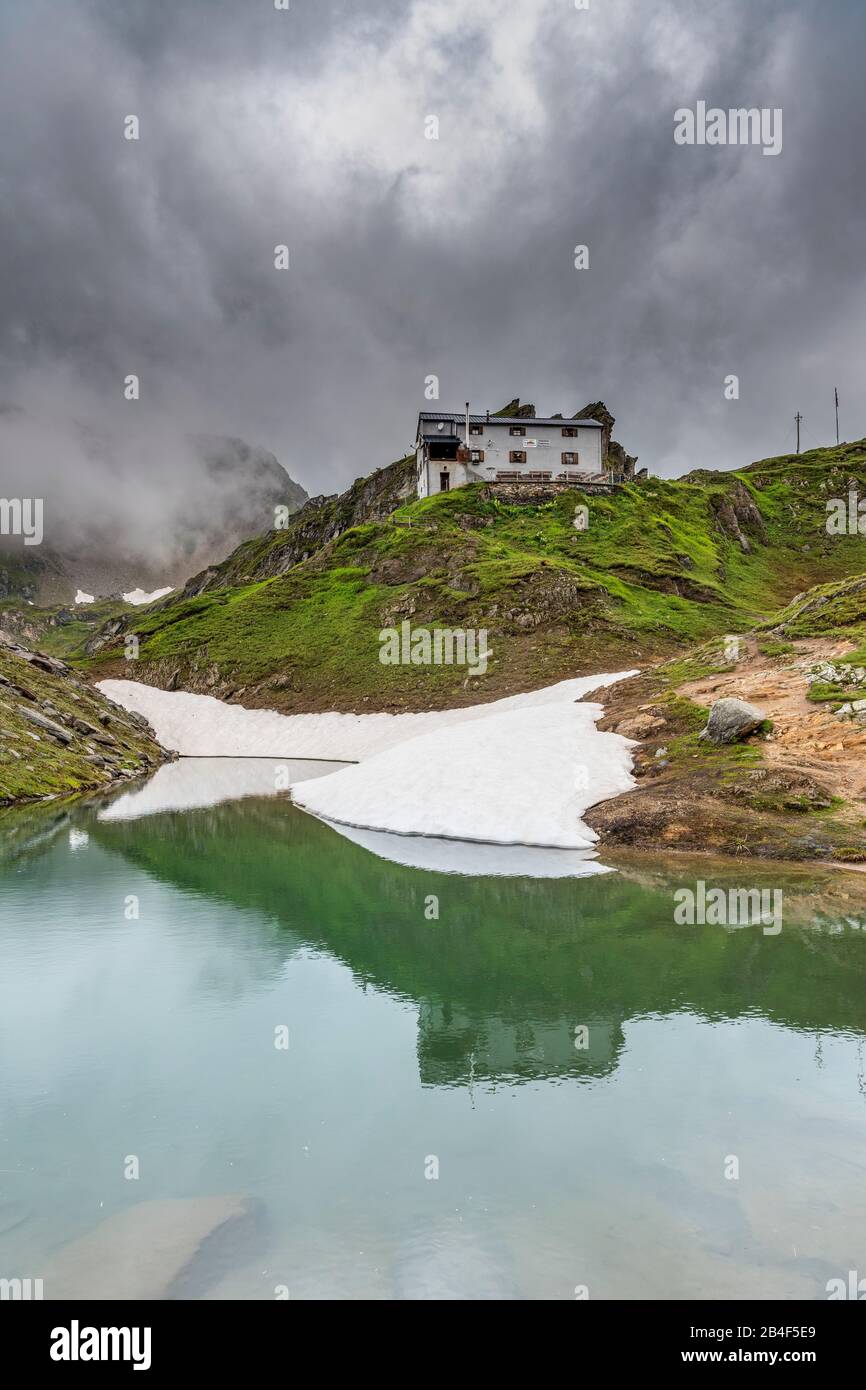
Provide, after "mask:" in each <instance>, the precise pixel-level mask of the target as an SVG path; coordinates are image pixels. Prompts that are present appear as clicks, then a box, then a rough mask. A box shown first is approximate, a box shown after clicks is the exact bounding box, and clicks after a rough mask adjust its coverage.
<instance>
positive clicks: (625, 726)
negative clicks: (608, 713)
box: [616, 714, 665, 739]
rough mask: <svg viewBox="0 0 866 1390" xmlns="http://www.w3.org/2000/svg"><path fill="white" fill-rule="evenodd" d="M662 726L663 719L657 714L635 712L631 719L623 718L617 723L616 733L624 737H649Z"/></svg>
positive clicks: (663, 723)
mask: <svg viewBox="0 0 866 1390" xmlns="http://www.w3.org/2000/svg"><path fill="white" fill-rule="evenodd" d="M664 726H665V721H664V720H663V719H659V718H658V716H657V715H652V714H635V715H632V717H631V719H624V720H623V721H622V723H621V724H617V726H616V733H618V734H622V736H623V737H624V738H636V739H643V738H649V737H650V735H651V734H655V733H657V732H658V730H659V729H663V728H664Z"/></svg>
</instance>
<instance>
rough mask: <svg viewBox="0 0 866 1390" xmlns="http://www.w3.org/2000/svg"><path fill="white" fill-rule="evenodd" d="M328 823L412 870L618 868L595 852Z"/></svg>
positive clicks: (510, 873)
mask: <svg viewBox="0 0 866 1390" xmlns="http://www.w3.org/2000/svg"><path fill="white" fill-rule="evenodd" d="M325 823H326V824H327V825H330V826H331V828H332V829H333V830H337V831H339V833H340V834H341V835H344V836H345V837H346V839H347V840H352V841H353V842H354V843H355V844H356V845H360V846H361V847H362V848H363V849H368V850H370V852H371V853H372V854H376V855H378V856H379V858H380V859H390V860H391V862H392V863H394V864H405V865H406V867H407V868H410V869H429V870H430V872H431V873H441V874H470V875H475V876H477V877H478V878H487V877H508V878H587V877H589V875H590V874H609V873H612V872H613V871H612V870H611V869H608V868H607V867H606V865H604V864H599V862H598V860H597V859H596V858H595V855H594V853H593V852H592V851H591V850H585V849H582V850H581V849H542V848H539V847H538V846H534V845H486V844H479V843H476V842H473V841H471V840H442V839H434V838H433V837H431V836H427V835H390V834H388V833H387V832H385V831H382V830H360V829H357V828H356V827H354V826H349V825H335V824H334V823H333V822H331V821H326V822H325Z"/></svg>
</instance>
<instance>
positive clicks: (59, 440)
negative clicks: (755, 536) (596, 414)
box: [0, 0, 866, 493]
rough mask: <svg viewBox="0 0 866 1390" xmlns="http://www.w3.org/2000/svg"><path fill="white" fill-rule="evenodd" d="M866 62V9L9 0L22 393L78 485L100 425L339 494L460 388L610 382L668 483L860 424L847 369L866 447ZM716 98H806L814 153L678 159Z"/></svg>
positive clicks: (1, 311)
mask: <svg viewBox="0 0 866 1390" xmlns="http://www.w3.org/2000/svg"><path fill="white" fill-rule="evenodd" d="M864 54H866V5H864V4H863V2H862V0H821V3H820V4H819V3H816V0H718V3H710V0H590V8H589V9H588V10H578V9H576V8H575V4H574V0H471V3H470V2H469V0H401V2H400V3H397V0H291V5H290V9H289V10H288V12H284V11H278V10H276V9H275V7H274V3H273V0H137V2H136V3H127V0H124V2H123V3H119V2H118V0H2V3H0V130H2V151H0V193H2V199H0V206H2V213H0V221H2V246H0V257H2V267H3V275H2V289H0V295H2V303H0V357H2V362H0V366H2V373H3V376H2V383H0V401H6V402H16V403H18V404H21V405H23V406H25V407H26V409H27V412H28V415H29V416H32V417H34V418H37V417H40V416H43V415H44V416H45V418H46V419H47V420H49V421H50V433H49V434H47V435H44V436H43V437H42V445H41V447H42V448H43V449H45V440H46V439H50V441H51V445H50V448H49V449H47V452H48V453H50V454H51V456H52V458H53V459H55V460H59V459H61V458H62V459H63V463H64V466H65V467H66V469H67V472H68V475H69V476H70V478H72V477H75V478H76V481H78V480H79V479H78V477H77V475H78V474H79V473H80V472H81V471H82V470H84V469H86V467H87V465H86V463H85V462H84V458H83V455H82V454H81V452H80V450H78V449H77V448H76V447H74V446H73V444H72V443H70V446H69V452H68V454H67V453H66V452H65V445H64V439H63V429H64V428H65V426H64V425H63V423H62V422H63V421H65V420H67V419H74V420H76V421H78V422H79V423H85V424H86V425H87V426H88V427H90V428H93V429H95V430H97V431H101V430H108V431H111V432H113V433H115V434H118V433H119V434H120V435H121V436H122V435H123V434H124V432H128V433H129V435H130V438H132V436H135V437H136V439H137V440H138V444H137V445H136V446H135V448H133V449H131V453H130V456H131V457H132V458H134V459H135V467H136V468H137V469H138V471H139V475H141V473H142V472H143V473H145V474H146V473H147V470H148V467H149V464H148V461H147V456H148V449H147V448H145V449H144V450H142V448H141V441H142V439H144V440H148V439H153V440H154V441H156V440H158V441H159V443H158V446H157V445H156V444H154V446H153V449H152V451H151V452H152V453H153V455H154V463H153V467H154V470H156V469H157V463H156V459H155V455H156V453H159V454H160V458H161V460H162V465H163V466H164V465H165V460H166V459H167V458H168V459H170V460H171V464H172V467H175V466H176V467H177V469H182V468H183V467H184V466H185V460H186V457H187V456H186V455H185V454H184V452H183V451H182V450H179V452H178V455H177V460H176V461H175V460H174V459H173V458H172V457H171V451H172V445H171V439H172V438H173V437H174V436H177V437H180V436H181V435H182V434H183V433H184V432H185V431H207V432H209V433H217V432H219V433H229V434H233V435H240V436H242V437H244V438H245V439H247V440H249V441H250V442H252V443H257V444H261V445H264V446H265V447H267V448H270V449H272V450H273V451H274V452H275V453H276V454H277V456H278V457H279V459H280V461H281V462H282V463H283V464H284V465H285V467H286V468H287V469H288V470H289V472H290V473H291V474H292V475H293V476H294V477H295V478H297V479H298V481H300V482H301V483H303V484H304V485H305V486H306V487H307V489H308V490H309V491H310V492H311V493H319V492H331V491H335V490H337V489H338V488H342V487H344V486H345V485H346V484H347V483H348V482H350V481H351V480H352V479H353V478H354V477H356V476H358V475H359V474H361V473H365V472H368V471H369V470H370V469H371V468H373V467H376V466H379V465H380V464H383V463H386V462H388V461H390V460H391V459H393V458H395V457H398V456H399V455H401V454H402V453H404V452H406V451H407V450H408V448H409V447H410V445H411V442H412V440H413V437H414V427H415V420H416V415H417V412H418V410H419V409H422V408H424V407H425V405H430V404H431V403H430V402H425V399H424V381H425V377H427V376H428V375H430V374H436V375H438V377H439V378H440V383H441V397H440V401H439V407H440V408H449V409H450V408H452V407H459V406H461V405H462V403H463V402H464V401H465V400H466V399H467V398H468V399H470V400H471V402H472V405H473V408H474V409H477V410H484V409H488V408H489V409H496V408H498V407H499V406H500V405H501V404H503V403H504V402H505V401H507V400H508V399H510V398H511V397H513V396H516V395H520V396H521V397H522V398H524V399H528V400H531V401H533V402H534V403H535V404H536V406H537V408H538V410H539V412H540V413H551V412H554V411H563V412H565V413H570V412H573V411H574V410H576V409H577V408H578V407H580V406H582V405H583V404H584V403H585V402H587V401H591V400H595V399H598V398H603V399H604V400H605V401H606V402H607V404H608V406H609V407H610V409H611V410H612V411H613V413H614V415H615V416H616V417H617V428H616V435H617V436H618V438H619V439H620V440H621V441H622V442H623V443H624V444H625V445H626V446H627V448H628V449H629V450H630V451H631V452H633V453H637V454H638V455H639V456H640V460H641V463H642V464H645V465H647V466H648V467H649V468H650V470H651V471H656V472H660V473H664V474H676V473H681V472H684V471H686V470H687V469H689V468H693V467H722V468H725V467H734V466H738V465H742V464H743V463H745V462H747V461H749V460H751V459H753V458H759V457H762V456H766V455H769V454H774V453H778V452H782V451H784V450H785V449H786V448H791V447H792V440H793V416H794V412H795V411H796V410H797V409H798V408H799V409H800V410H802V412H803V414H804V417H805V422H804V435H803V438H804V443H805V444H806V445H811V444H814V443H815V442H822V443H826V442H830V441H831V440H832V437H833V388H834V386H838V388H839V392H840V396H841V400H842V433H843V437H849V438H858V437H861V436H863V435H866V391H864V377H866V366H864V351H863V348H864V341H866V268H864V263H866V257H864V217H863V214H864V201H866V192H864V190H866V138H864V114H866V83H864V78H863V59H864ZM698 100H706V101H707V102H708V103H709V104H710V105H711V106H720V107H723V108H727V107H730V106H735V107H739V106H752V105H755V106H759V107H770V108H776V107H779V108H781V109H782V111H783V148H782V152H781V154H779V155H778V156H777V157H768V156H765V155H763V153H762V151H761V149H760V148H759V147H742V146H721V147H707V146H703V147H698V146H694V147H682V146H678V145H676V144H675V143H674V138H673V132H674V112H675V111H676V110H677V108H679V107H684V106H694V104H695V103H696V102H697V101H698ZM130 114H134V115H136V116H137V117H138V118H139V121H140V139H139V140H138V141H132V140H126V139H124V119H125V117H127V116H128V115H130ZM430 116H436V117H437V118H438V122H439V139H438V140H430V139H427V138H425V122H426V121H427V118H428V117H430ZM281 243H285V244H287V245H288V247H289V248H290V259H291V265H290V269H289V270H287V271H279V270H276V269H275V268H274V247H275V246H276V245H277V244H281ZM578 244H586V245H587V246H588V247H589V260H590V264H589V268H588V269H586V270H580V271H578V270H575V268H574V248H575V246H576V245H578ZM128 373H137V374H138V375H139V376H140V379H141V391H142V398H141V400H140V401H138V402H135V403H127V402H124V401H123V399H122V391H123V378H124V377H125V376H126V375H127V374H128ZM728 374H736V375H737V376H738V377H739V379H740V399H739V400H738V401H726V400H725V399H724V395H723V389H724V379H725V377H726V376H727V375H728ZM58 421H59V422H60V424H58ZM18 445H19V446H21V438H20V436H19V438H18ZM23 447H25V448H26V444H25V445H24V446H23ZM3 463H4V464H6V463H8V458H7V459H6V460H3ZM155 476H156V472H155ZM80 481H81V482H82V484H83V483H84V479H81V480H80Z"/></svg>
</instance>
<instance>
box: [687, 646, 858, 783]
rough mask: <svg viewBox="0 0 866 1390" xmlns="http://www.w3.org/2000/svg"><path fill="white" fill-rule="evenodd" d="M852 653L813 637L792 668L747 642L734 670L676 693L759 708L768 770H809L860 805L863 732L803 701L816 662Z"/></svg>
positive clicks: (705, 702)
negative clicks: (767, 728) (768, 728)
mask: <svg viewBox="0 0 866 1390" xmlns="http://www.w3.org/2000/svg"><path fill="white" fill-rule="evenodd" d="M851 650H852V647H851V643H850V642H838V641H830V640H829V639H826V638H816V639H815V640H813V641H808V642H799V643H798V644H797V651H796V654H792V656H791V658H790V664H781V665H780V664H779V663H778V662H776V661H774V660H772V659H768V658H767V657H763V656H761V655H760V653H759V651H758V648H757V643H756V642H755V641H754V640H749V642H748V643H747V647H746V654H745V655H744V657H743V659H742V660H741V661H739V662H738V663H737V666H736V668H735V670H733V671H731V672H729V673H727V674H725V675H718V676H713V677H710V678H708V679H706V680H698V681H691V682H689V683H688V684H686V685H682V686H680V687H679V693H680V694H681V695H685V696H686V697H687V699H690V700H694V701H695V703H696V704H700V705H711V704H713V703H714V702H715V701H716V700H723V699H726V698H739V699H741V700H748V701H750V702H751V703H752V704H754V705H757V707H758V708H759V709H761V710H764V711H765V712H766V715H767V718H768V719H771V720H772V721H773V732H772V733H771V734H770V735H769V736H768V737H767V738H766V740H765V741H764V745H763V753H764V758H765V761H766V763H767V765H768V766H769V767H775V768H779V769H784V770H786V771H788V770H798V771H805V772H808V773H809V774H810V775H811V776H813V777H815V778H816V779H817V780H818V781H823V782H825V784H826V785H827V786H828V788H829V790H831V791H832V793H833V795H834V796H840V797H843V798H844V799H845V800H846V801H857V802H860V801H864V800H866V758H864V753H863V750H864V748H866V729H864V728H862V727H861V726H859V725H858V724H855V723H850V722H848V721H847V720H840V719H837V718H836V716H835V715H834V714H833V713H832V711H831V710H830V709H829V708H828V707H827V706H823V705H818V704H813V703H811V702H810V701H809V700H808V699H807V692H808V689H809V686H808V683H807V680H806V676H807V673H808V671H809V669H810V668H811V667H812V666H814V665H815V663H816V662H818V661H836V660H839V659H844V657H845V655H846V654H847V653H848V652H849V651H851Z"/></svg>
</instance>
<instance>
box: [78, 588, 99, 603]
mask: <svg viewBox="0 0 866 1390" xmlns="http://www.w3.org/2000/svg"><path fill="white" fill-rule="evenodd" d="M75 602H76V603H95V602H96V599H95V597H94V595H93V594H86V593H85V592H84V590H83V589H79V590H78V593H77V594H76V595H75Z"/></svg>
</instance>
